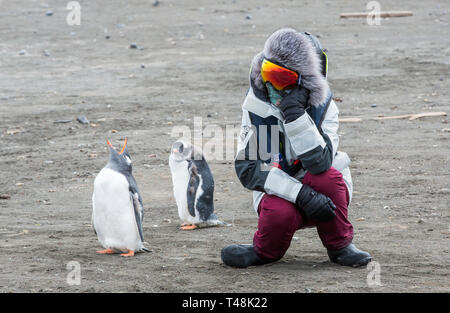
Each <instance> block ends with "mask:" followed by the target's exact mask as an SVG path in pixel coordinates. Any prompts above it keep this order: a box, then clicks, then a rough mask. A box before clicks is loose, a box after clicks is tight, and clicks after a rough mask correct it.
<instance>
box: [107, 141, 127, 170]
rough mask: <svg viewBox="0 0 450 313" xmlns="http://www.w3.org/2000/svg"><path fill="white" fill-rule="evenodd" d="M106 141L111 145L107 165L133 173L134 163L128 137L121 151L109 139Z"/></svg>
mask: <svg viewBox="0 0 450 313" xmlns="http://www.w3.org/2000/svg"><path fill="white" fill-rule="evenodd" d="M106 143H107V144H108V146H109V161H108V165H107V166H108V167H110V168H112V169H114V170H116V171H118V172H120V173H131V170H132V163H131V157H130V153H129V152H128V147H127V143H128V138H125V142H124V144H123V147H122V150H121V151H120V152H117V150H116V149H115V148H114V147H113V145H112V144H111V142H109V140H106Z"/></svg>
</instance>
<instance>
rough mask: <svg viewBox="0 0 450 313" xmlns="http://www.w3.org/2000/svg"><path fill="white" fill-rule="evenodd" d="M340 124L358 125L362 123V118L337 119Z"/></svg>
mask: <svg viewBox="0 0 450 313" xmlns="http://www.w3.org/2000/svg"><path fill="white" fill-rule="evenodd" d="M339 122H340V123H358V122H362V118H360V117H345V118H340V119H339Z"/></svg>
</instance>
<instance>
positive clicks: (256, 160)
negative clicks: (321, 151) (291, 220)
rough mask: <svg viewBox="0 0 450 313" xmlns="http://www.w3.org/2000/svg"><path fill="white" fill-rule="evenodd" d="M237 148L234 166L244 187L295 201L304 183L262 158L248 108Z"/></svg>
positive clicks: (243, 117)
mask: <svg viewBox="0 0 450 313" xmlns="http://www.w3.org/2000/svg"><path fill="white" fill-rule="evenodd" d="M237 150H238V151H237V155H236V159H235V162H234V166H235V170H236V174H237V176H238V178H239V180H240V182H241V183H242V185H243V186H244V187H246V188H247V189H250V190H255V191H261V192H266V193H268V194H271V195H276V196H278V197H280V198H283V199H285V200H288V201H290V202H293V203H295V200H296V199H297V195H298V193H299V192H300V189H301V188H302V183H300V182H299V181H298V180H297V179H295V178H293V177H291V176H289V175H288V174H286V173H285V172H283V171H282V170H280V169H278V168H276V167H271V166H270V165H268V164H267V163H265V162H264V161H262V160H261V159H260V157H259V152H258V138H257V132H256V129H255V127H254V126H253V125H252V124H251V121H250V116H249V113H248V111H246V110H243V113H242V125H241V132H240V135H239V139H238V149H237Z"/></svg>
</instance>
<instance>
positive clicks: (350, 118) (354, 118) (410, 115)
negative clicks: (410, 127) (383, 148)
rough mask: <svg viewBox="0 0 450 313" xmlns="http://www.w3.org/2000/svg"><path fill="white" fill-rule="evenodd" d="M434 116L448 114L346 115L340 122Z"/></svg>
mask: <svg viewBox="0 0 450 313" xmlns="http://www.w3.org/2000/svg"><path fill="white" fill-rule="evenodd" d="M430 116H431V117H432V116H447V113H445V112H423V113H411V114H403V115H392V116H378V117H373V118H361V117H344V118H340V119H339V122H342V123H358V122H362V121H363V120H364V119H366V120H367V119H373V120H377V121H379V120H398V119H406V118H407V119H409V120H410V121H413V120H417V119H419V118H421V117H430Z"/></svg>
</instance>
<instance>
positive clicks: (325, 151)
mask: <svg viewBox="0 0 450 313" xmlns="http://www.w3.org/2000/svg"><path fill="white" fill-rule="evenodd" d="M338 114H339V111H338V109H337V106H336V104H335V103H334V101H333V100H331V102H330V104H329V107H328V109H327V111H326V113H325V117H324V119H323V122H322V124H321V126H320V127H319V128H318V127H316V124H315V123H314V121H313V120H312V119H311V117H310V116H309V114H307V113H306V112H305V114H303V115H302V116H300V117H299V118H298V119H296V120H295V121H292V122H291V123H287V124H284V128H285V131H286V135H287V137H288V138H289V141H290V143H291V146H292V149H293V151H294V153H295V154H296V156H297V158H298V159H299V160H300V161H301V162H302V165H303V167H304V168H305V169H306V170H307V171H308V172H310V173H312V174H319V173H322V172H325V171H327V170H328V169H329V168H330V167H331V164H332V163H333V158H334V156H335V154H336V151H337V147H338V144H339V137H338V135H337V130H338V127H339V119H338Z"/></svg>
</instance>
